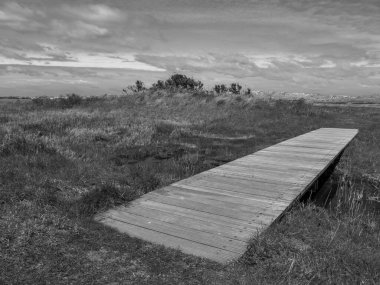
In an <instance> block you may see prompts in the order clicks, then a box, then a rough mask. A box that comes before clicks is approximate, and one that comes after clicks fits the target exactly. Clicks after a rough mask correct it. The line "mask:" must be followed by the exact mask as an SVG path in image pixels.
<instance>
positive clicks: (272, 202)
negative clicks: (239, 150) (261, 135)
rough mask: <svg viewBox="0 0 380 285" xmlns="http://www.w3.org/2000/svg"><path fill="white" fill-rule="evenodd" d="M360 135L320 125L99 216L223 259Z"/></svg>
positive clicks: (159, 240) (237, 252)
mask: <svg viewBox="0 0 380 285" xmlns="http://www.w3.org/2000/svg"><path fill="white" fill-rule="evenodd" d="M356 134H357V130H350V129H334V128H323V129H318V130H314V131H311V132H309V133H306V134H303V135H300V136H298V137H295V138H292V139H289V140H286V141H283V142H280V143H278V144H276V145H274V146H271V147H268V148H265V149H262V150H260V151H258V152H256V153H254V154H251V155H247V156H245V157H242V158H239V159H237V160H234V161H232V162H230V163H227V164H224V165H221V166H219V167H216V168H214V169H210V170H208V171H205V172H203V173H200V174H197V175H194V176H192V177H189V178H187V179H184V180H181V181H178V182H176V183H173V184H172V185H170V186H168V187H164V188H162V189H158V190H155V191H153V192H150V193H148V194H145V195H144V196H142V197H141V198H139V199H137V200H135V201H133V202H131V203H130V204H128V205H126V206H120V207H117V208H115V209H111V210H109V211H107V212H105V213H103V214H99V215H98V216H97V217H96V219H97V220H99V221H101V222H102V223H104V224H106V225H109V226H111V227H114V228H116V229H118V230H119V231H121V232H125V233H128V234H129V235H131V236H134V237H138V238H142V239H144V240H147V241H150V242H154V243H159V244H163V245H166V246H169V247H172V248H179V249H180V250H182V251H183V252H185V253H190V254H195V255H197V256H201V257H206V258H209V259H212V260H215V261H218V262H223V263H225V262H228V261H230V260H231V259H234V258H237V257H239V256H240V255H241V254H242V253H243V252H244V250H245V247H246V245H247V242H248V241H249V239H250V237H251V236H252V235H253V234H254V233H256V232H257V231H259V232H260V231H262V230H264V229H265V228H266V227H268V226H269V225H270V224H271V223H272V222H273V221H274V220H276V219H278V217H280V216H281V215H282V214H283V213H284V211H286V209H288V208H289V207H291V205H292V204H293V203H294V201H295V200H297V199H298V198H299V197H300V196H301V195H302V194H303V193H304V192H305V191H306V190H307V187H309V186H310V185H312V183H314V181H316V179H318V177H319V176H320V175H321V174H322V173H323V172H324V171H325V170H326V169H327V167H328V166H329V165H330V164H332V163H333V161H334V159H336V158H337V157H338V155H339V154H340V153H341V152H342V151H343V150H344V148H345V147H346V146H347V144H348V143H349V142H350V141H351V140H352V139H353V138H354V137H355V135H356Z"/></svg>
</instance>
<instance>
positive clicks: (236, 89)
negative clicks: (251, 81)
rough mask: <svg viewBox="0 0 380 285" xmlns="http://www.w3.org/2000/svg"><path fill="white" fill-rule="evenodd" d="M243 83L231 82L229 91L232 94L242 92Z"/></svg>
mask: <svg viewBox="0 0 380 285" xmlns="http://www.w3.org/2000/svg"><path fill="white" fill-rule="evenodd" d="M241 88H242V87H241V85H240V84H239V83H231V86H230V88H229V91H230V92H231V93H232V94H240V90H241Z"/></svg>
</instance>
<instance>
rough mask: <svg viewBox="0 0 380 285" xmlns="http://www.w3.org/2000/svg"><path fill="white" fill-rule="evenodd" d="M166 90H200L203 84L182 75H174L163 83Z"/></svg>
mask: <svg viewBox="0 0 380 285" xmlns="http://www.w3.org/2000/svg"><path fill="white" fill-rule="evenodd" d="M165 87H166V88H173V87H174V88H182V89H188V90H201V89H202V88H203V83H202V82H201V81H197V80H194V79H193V78H189V77H187V76H186V75H183V74H174V75H172V76H171V77H170V78H169V79H168V80H166V81H165Z"/></svg>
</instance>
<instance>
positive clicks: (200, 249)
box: [101, 218, 238, 263]
mask: <svg viewBox="0 0 380 285" xmlns="http://www.w3.org/2000/svg"><path fill="white" fill-rule="evenodd" d="M101 222H102V223H103V224H105V225H107V226H111V227H113V228H115V229H117V230H118V231H120V232H123V233H126V234H128V235H130V236H132V237H136V238H140V239H143V240H146V241H149V242H152V243H156V244H161V245H166V246H168V245H169V244H170V247H172V248H174V249H179V250H181V251H182V252H184V253H187V254H191V255H195V256H199V257H203V258H208V259H211V260H214V261H217V262H221V263H225V262H229V261H231V260H233V259H235V258H237V257H238V256H237V255H236V253H235V252H232V251H228V250H223V249H220V248H217V247H213V246H208V245H204V244H201V243H197V242H193V241H189V240H187V239H182V238H178V237H174V236H171V235H168V234H165V233H160V232H156V231H152V230H148V229H145V228H143V227H140V226H135V225H131V224H127V223H124V222H122V221H118V220H114V219H111V218H105V219H103V220H102V221H101Z"/></svg>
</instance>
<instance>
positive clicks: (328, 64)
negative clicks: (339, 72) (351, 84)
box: [319, 60, 336, 68]
mask: <svg viewBox="0 0 380 285" xmlns="http://www.w3.org/2000/svg"><path fill="white" fill-rule="evenodd" d="M319 67H320V68H334V67H336V64H335V63H334V62H332V61H331V60H325V62H324V63H322V64H321V65H320V66H319Z"/></svg>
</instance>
